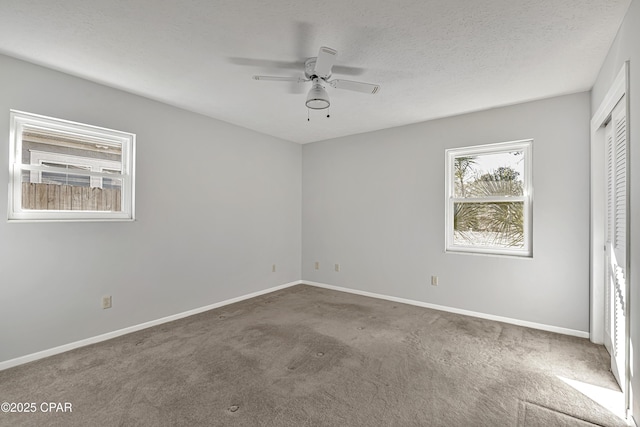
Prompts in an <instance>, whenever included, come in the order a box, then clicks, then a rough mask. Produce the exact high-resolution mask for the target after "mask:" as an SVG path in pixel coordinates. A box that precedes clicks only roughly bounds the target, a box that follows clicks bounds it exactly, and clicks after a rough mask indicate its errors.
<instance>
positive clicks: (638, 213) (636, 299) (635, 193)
mask: <svg viewBox="0 0 640 427" xmlns="http://www.w3.org/2000/svg"><path fill="white" fill-rule="evenodd" d="M626 60H630V73H631V81H630V90H629V95H630V103H631V105H630V108H629V114H630V120H629V124H630V126H631V137H630V141H629V143H630V150H629V156H630V162H631V171H630V177H629V178H630V180H631V211H630V218H631V246H630V248H629V255H630V257H631V271H630V272H629V273H630V274H629V276H630V279H631V294H630V298H629V302H630V304H631V308H630V312H631V343H632V348H635V351H634V358H633V360H632V365H633V366H632V372H634V373H635V375H634V376H632V378H631V387H632V389H633V390H634V391H635V393H633V395H634V401H633V414H634V418H635V420H636V423H637V424H640V327H639V325H640V185H639V184H640V180H639V179H638V175H640V2H638V0H634V1H633V2H631V6H629V10H628V11H627V15H626V17H625V19H624V21H623V23H622V26H621V27H620V30H619V32H618V36H617V37H616V39H615V41H614V42H613V45H612V46H611V49H610V50H609V54H608V55H607V58H606V60H605V62H604V64H603V66H602V69H601V70H600V74H599V75H598V79H597V80H596V84H595V85H594V87H593V90H592V96H591V108H592V112H593V113H595V110H596V109H597V108H598V107H599V106H600V104H601V103H602V100H603V99H604V96H605V94H606V93H607V91H608V90H609V87H610V86H611V83H613V81H614V79H615V77H616V75H617V74H618V72H619V71H620V69H621V68H622V65H623V64H624V62H625V61H626ZM634 344H635V345H634Z"/></svg>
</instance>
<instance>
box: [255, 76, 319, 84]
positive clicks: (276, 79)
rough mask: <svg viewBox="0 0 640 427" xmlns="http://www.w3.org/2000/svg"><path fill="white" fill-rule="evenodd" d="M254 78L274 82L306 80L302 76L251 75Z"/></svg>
mask: <svg viewBox="0 0 640 427" xmlns="http://www.w3.org/2000/svg"><path fill="white" fill-rule="evenodd" d="M253 79H254V80H269V81H274V82H296V83H304V82H308V81H309V80H308V79H304V78H302V77H275V76H253Z"/></svg>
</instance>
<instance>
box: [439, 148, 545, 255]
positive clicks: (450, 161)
mask: <svg viewBox="0 0 640 427" xmlns="http://www.w3.org/2000/svg"><path fill="white" fill-rule="evenodd" d="M507 151H524V153H525V154H524V175H523V183H524V188H523V195H522V196H505V197H483V198H480V197H478V198H474V199H473V200H474V201H478V202H499V201H500V202H523V203H524V224H523V227H524V247H523V248H522V249H509V248H500V247H486V246H482V247H480V246H463V245H456V244H454V239H453V237H454V236H453V212H454V211H453V208H454V203H456V202H459V201H466V202H469V201H470V200H469V198H456V197H454V189H455V184H454V177H453V167H454V166H453V165H454V158H456V157H461V156H474V155H482V154H493V153H501V152H507ZM532 155H533V140H532V139H523V140H518V141H509V142H499V143H495V144H485V145H476V146H471V147H461V148H450V149H448V150H446V151H445V158H446V166H445V198H446V200H445V252H452V253H470V254H484V255H506V256H517V257H529V258H531V257H533V242H532V240H533V239H532V234H533V226H532V225H533V220H532V218H533V171H532Z"/></svg>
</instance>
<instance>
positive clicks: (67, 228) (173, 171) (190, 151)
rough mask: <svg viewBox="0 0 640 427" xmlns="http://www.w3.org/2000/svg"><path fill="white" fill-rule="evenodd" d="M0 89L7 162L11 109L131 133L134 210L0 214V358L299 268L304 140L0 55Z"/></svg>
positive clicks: (1, 176) (1, 161)
mask: <svg viewBox="0 0 640 427" xmlns="http://www.w3.org/2000/svg"><path fill="white" fill-rule="evenodd" d="M0 93H1V94H2V95H1V96H0V115H2V116H3V117H4V118H2V119H0V135H1V136H2V138H0V141H1V142H0V165H4V167H6V165H7V164H8V154H9V147H8V139H9V138H8V136H9V109H10V108H13V109H18V110H23V111H28V112H32V113H37V114H44V115H48V116H53V117H58V118H63V119H67V120H73V121H79V122H83V123H88V124H92V125H97V126H104V127H108V128H113V129H118V130H123V131H127V132H133V133H136V134H137V162H136V172H137V176H136V180H137V185H136V212H137V221H135V222H124V223H122V222H120V223H105V222H100V223H19V224H17V223H7V222H6V220H5V221H2V220H0V325H2V326H1V327H0V361H6V360H9V359H12V358H15V357H18V356H22V355H26V354H30V353H33V352H37V351H40V350H44V349H49V348H52V347H55V346H59V345H62V344H67V343H70V342H74V341H77V340H80V339H84V338H88V337H92V336H95V335H99V334H102V333H106V332H110V331H114V330H118V329H121V328H124V327H128V326H133V325H137V324H140V323H142V322H145V321H150V320H155V319H159V318H162V317H164V316H169V315H173V314H177V313H180V312H183V311H186V310H190V309H194V308H198V307H202V306H205V305H208V304H213V303H216V302H220V301H223V300H226V299H229V298H233V297H237V296H241V295H246V294H248V293H251V292H256V291H260V290H263V289H266V288H269V287H273V286H276V285H281V284H284V283H288V282H292V281H296V280H299V279H300V252H301V248H300V245H301V237H300V230H301V211H300V209H301V147H300V145H298V144H294V143H291V142H286V141H282V140H279V139H276V138H273V137H269V136H265V135H262V134H259V133H255V132H252V131H249V130H246V129H242V128H239V127H236V126H233V125H230V124H227V123H224V122H220V121H217V120H214V119H210V118H206V117H204V116H200V115H197V114H193V113H189V112H187V111H184V110H180V109H177V108H173V107H170V106H167V105H163V104H161V103H158V102H154V101H150V100H148V99H144V98H141V97H138V96H135V95H131V94H127V93H125V92H122V91H119V90H115V89H112V88H107V87H104V86H101V85H98V84H94V83H90V82H88V81H85V80H82V79H79V78H75V77H72V76H69V75H65V74H62V73H58V72H55V71H52V70H49V69H46V68H42V67H39V66H35V65H32V64H28V63H25V62H22V61H18V60H15V59H12V58H8V57H5V56H0ZM212 96H213V95H212ZM7 181H8V173H7V172H6V169H5V172H4V173H0V189H1V191H0V212H6V211H7V188H8V183H7ZM272 264H277V272H276V273H272V272H271V265H272ZM107 294H109V295H112V296H113V308H111V309H109V310H102V308H101V297H102V296H103V295H107Z"/></svg>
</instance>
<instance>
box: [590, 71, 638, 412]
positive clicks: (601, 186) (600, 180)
mask: <svg viewBox="0 0 640 427" xmlns="http://www.w3.org/2000/svg"><path fill="white" fill-rule="evenodd" d="M625 95H626V96H625ZM622 97H624V98H625V102H626V103H627V105H626V108H627V110H626V111H627V115H628V114H629V101H630V97H629V61H626V62H625V63H624V65H623V66H622V69H621V70H620V72H619V73H618V75H617V76H616V78H615V80H614V81H613V84H612V85H611V87H610V88H609V91H608V92H607V94H606V96H605V97H604V99H603V101H602V103H601V104H600V106H599V107H598V110H597V111H596V113H595V114H594V115H593V117H592V118H591V147H590V148H591V177H590V195H591V197H590V199H591V200H590V214H591V218H590V254H589V258H590V259H589V261H590V280H589V282H590V316H589V339H590V340H591V341H592V342H594V343H596V344H604V322H605V321H606V319H605V318H604V316H605V308H604V305H605V286H606V281H605V269H604V265H605V250H604V248H605V243H606V230H605V221H606V217H605V212H606V188H605V182H606V180H605V130H604V126H605V124H606V123H607V120H608V118H609V117H610V116H611V113H612V112H613V109H614V107H615V106H616V105H617V104H618V102H619V101H620V100H621V99H622ZM627 144H629V121H628V120H627ZM627 148H628V145H627ZM628 152H629V151H628V150H627V153H628ZM627 172H628V173H630V171H629V156H628V155H627ZM629 182H630V179H627V186H628V185H629ZM627 189H628V187H627ZM629 194H630V193H629V192H628V191H627V224H626V227H627V248H629V238H630V233H629V220H630V215H629V214H628V213H629ZM629 258H630V257H629V256H627V260H626V266H625V270H626V272H627V280H626V283H625V286H626V295H627V299H626V301H625V312H626V313H627V316H626V317H625V320H626V325H625V326H626V327H625V353H626V354H625V366H624V369H623V370H624V380H623V385H622V389H623V390H622V391H623V393H624V396H625V409H626V410H627V411H628V410H629V407H630V406H629V405H630V396H629V392H628V391H629V386H630V384H629V381H630V375H629V369H630V360H629V356H630V354H629V327H630V316H629V315H628V313H629V298H628V295H629V285H630V280H629V276H630V268H629V267H630V265H629V264H630V262H629Z"/></svg>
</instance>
